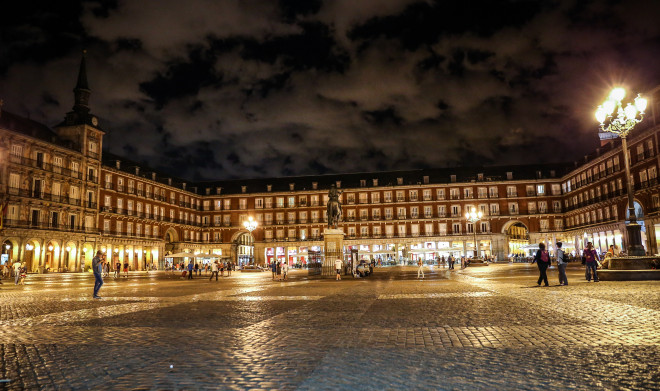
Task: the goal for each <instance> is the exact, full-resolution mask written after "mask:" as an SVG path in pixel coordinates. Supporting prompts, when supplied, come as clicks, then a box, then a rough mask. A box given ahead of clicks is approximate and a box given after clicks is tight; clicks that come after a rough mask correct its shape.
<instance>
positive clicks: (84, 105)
mask: <svg viewBox="0 0 660 391" xmlns="http://www.w3.org/2000/svg"><path fill="white" fill-rule="evenodd" d="M86 59H87V50H83V55H82V59H81V60H80V69H79V70H78V82H77V83H76V87H75V88H74V89H73V93H74V101H75V103H74V105H73V111H75V112H77V113H80V114H85V113H88V112H89V95H90V94H91V92H92V91H91V90H90V89H89V83H87V61H86Z"/></svg>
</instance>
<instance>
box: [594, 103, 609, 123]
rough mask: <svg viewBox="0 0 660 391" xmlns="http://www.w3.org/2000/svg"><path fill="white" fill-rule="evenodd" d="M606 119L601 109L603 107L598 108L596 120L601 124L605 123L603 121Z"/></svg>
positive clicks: (605, 114) (604, 112) (603, 110)
mask: <svg viewBox="0 0 660 391" xmlns="http://www.w3.org/2000/svg"><path fill="white" fill-rule="evenodd" d="M606 118H607V112H606V111H605V109H604V108H603V106H598V110H596V120H598V122H600V123H601V124H602V123H603V122H605V119H606Z"/></svg>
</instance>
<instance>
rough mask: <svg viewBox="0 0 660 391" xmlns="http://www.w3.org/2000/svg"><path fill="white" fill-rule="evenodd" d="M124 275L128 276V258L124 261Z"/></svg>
mask: <svg viewBox="0 0 660 391" xmlns="http://www.w3.org/2000/svg"><path fill="white" fill-rule="evenodd" d="M124 277H126V278H128V260H126V261H124Z"/></svg>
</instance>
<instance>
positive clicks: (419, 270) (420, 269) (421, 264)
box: [417, 258, 424, 278]
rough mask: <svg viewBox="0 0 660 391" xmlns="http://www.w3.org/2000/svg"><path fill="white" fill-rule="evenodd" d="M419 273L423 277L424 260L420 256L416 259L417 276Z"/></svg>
mask: <svg viewBox="0 0 660 391" xmlns="http://www.w3.org/2000/svg"><path fill="white" fill-rule="evenodd" d="M420 274H421V275H422V278H424V262H423V261H422V259H421V258H420V259H418V260H417V278H419V275H420Z"/></svg>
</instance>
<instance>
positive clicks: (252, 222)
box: [243, 216, 258, 234]
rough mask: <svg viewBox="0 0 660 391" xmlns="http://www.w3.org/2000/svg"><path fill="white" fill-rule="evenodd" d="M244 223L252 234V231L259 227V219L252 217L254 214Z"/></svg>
mask: <svg viewBox="0 0 660 391" xmlns="http://www.w3.org/2000/svg"><path fill="white" fill-rule="evenodd" d="M243 225H244V226H245V229H247V230H248V231H249V232H250V234H252V231H254V230H255V229H257V225H258V223H257V221H256V220H254V219H253V218H252V216H250V217H248V219H247V220H246V221H244V222H243Z"/></svg>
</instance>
